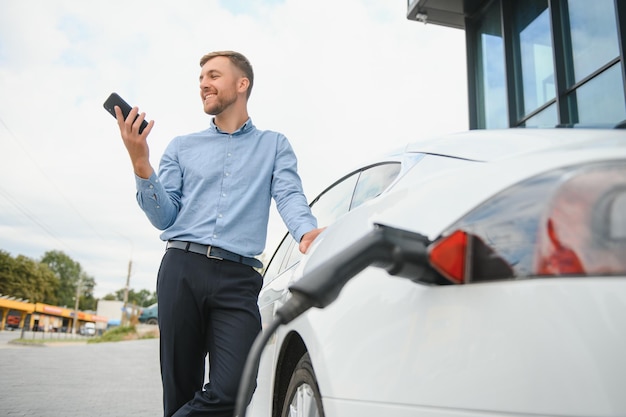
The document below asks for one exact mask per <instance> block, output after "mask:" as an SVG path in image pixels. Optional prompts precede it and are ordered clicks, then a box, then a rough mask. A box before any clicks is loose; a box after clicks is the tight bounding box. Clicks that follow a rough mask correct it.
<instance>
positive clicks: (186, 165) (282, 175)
mask: <svg viewBox="0 0 626 417" xmlns="http://www.w3.org/2000/svg"><path fill="white" fill-rule="evenodd" d="M135 179H136V183H137V202H138V203H139V206H140V207H141V208H142V210H143V211H144V212H145V213H146V215H147V216H148V219H149V220H150V222H151V223H152V224H153V225H154V226H155V227H156V228H157V229H159V230H163V233H161V239H162V240H183V241H189V242H195V243H200V244H204V245H212V246H218V247H220V248H223V249H226V250H229V251H231V252H235V253H237V254H239V255H243V256H256V255H259V254H260V253H261V252H263V249H264V247H265V241H266V238H267V224H268V219H269V208H270V202H271V198H274V201H275V202H276V207H277V209H278V212H279V213H280V215H281V217H282V219H283V221H284V222H285V225H286V226H287V229H288V230H289V232H290V233H291V235H292V236H293V237H294V239H296V240H297V241H300V239H301V238H302V235H304V234H305V233H306V232H309V231H311V230H313V229H315V228H316V227H317V220H316V219H315V217H314V216H313V215H312V214H311V210H310V208H309V206H308V204H307V201H306V197H305V196H304V192H303V190H302V182H301V180H300V177H299V175H298V172H297V160H296V156H295V154H294V152H293V149H292V148H291V145H290V144H289V141H288V140H287V138H286V137H285V136H284V135H282V134H280V133H277V132H272V131H269V130H265V131H262V130H258V129H257V128H256V127H255V126H254V125H253V124H252V121H251V120H250V119H248V121H247V122H246V123H245V124H244V125H243V126H242V127H241V128H240V129H239V130H237V131H236V132H234V133H232V134H229V133H225V132H222V131H220V130H219V128H218V127H217V126H216V125H215V123H214V122H213V120H212V121H211V127H210V128H209V129H207V130H204V131H202V132H198V133H192V134H189V135H185V136H178V137H176V138H174V139H173V140H172V141H171V142H170V143H169V145H168V146H167V148H166V150H165V152H164V153H163V156H162V158H161V162H160V164H159V173H158V176H157V175H156V174H152V176H151V177H150V178H148V179H143V178H140V177H137V176H136V177H135Z"/></svg>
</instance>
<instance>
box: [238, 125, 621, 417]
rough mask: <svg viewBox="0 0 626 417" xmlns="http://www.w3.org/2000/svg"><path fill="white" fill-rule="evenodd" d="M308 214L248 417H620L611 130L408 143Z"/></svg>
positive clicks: (266, 311)
mask: <svg viewBox="0 0 626 417" xmlns="http://www.w3.org/2000/svg"><path fill="white" fill-rule="evenodd" d="M312 209H313V212H314V214H316V216H318V220H319V224H320V226H328V228H327V229H326V230H325V231H324V232H323V233H322V234H321V235H320V236H319V237H318V239H317V240H316V241H315V242H314V244H313V245H312V246H311V248H310V249H309V252H308V253H307V254H306V255H305V256H302V255H300V254H299V252H298V249H297V245H296V244H295V243H294V242H293V239H291V237H288V236H286V237H285V239H284V240H283V241H282V243H281V244H280V246H279V248H278V249H277V251H276V252H275V254H274V256H273V258H272V260H271V261H270V263H269V265H268V267H267V270H266V273H265V276H264V284H263V289H262V291H261V294H260V297H259V306H260V310H261V315H262V320H263V327H264V329H266V334H267V332H268V331H269V330H270V329H271V331H272V332H273V330H274V329H276V332H275V333H273V335H272V336H271V338H269V341H268V342H267V343H266V344H265V343H264V345H265V346H264V350H263V353H262V355H261V360H260V363H259V368H258V378H257V387H256V390H255V391H254V395H253V396H252V401H251V403H250V405H249V407H248V408H247V409H246V413H247V415H249V416H253V417H279V416H280V417H286V416H290V417H295V416H319V417H322V416H326V417H381V416H382V417H417V416H424V417H435V416H436V417H452V416H454V417H460V416H463V417H476V416H517V417H521V416H525V417H527V416H596V417H599V416H625V415H626V130H620V129H578V128H575V129H546V130H540V129H506V130H475V131H470V132H465V133H460V134H455V135H450V136H447V137H443V138H440V139H436V140H433V141H424V142H419V143H414V144H411V145H408V146H407V147H406V149H405V150H404V151H403V152H400V153H398V154H396V155H393V156H390V157H386V158H382V159H380V160H379V161H377V162H375V163H373V164H370V165H368V166H365V167H364V168H363V169H361V170H357V171H355V172H353V173H351V174H349V175H347V176H346V177H344V178H342V179H341V180H339V181H337V182H336V183H334V184H333V185H332V186H331V187H329V188H328V189H327V190H326V191H325V192H324V193H322V194H321V195H320V196H319V197H318V198H317V199H315V201H314V202H313V203H312ZM344 284H345V285H344ZM309 307H313V308H309ZM285 309H287V310H288V311H290V312H291V313H284V311H285ZM294 309H295V310H294ZM294 311H295V312H294ZM292 313H293V314H292ZM285 315H286V316H288V317H287V318H286V319H285ZM277 320H278V321H280V322H281V323H282V324H283V325H281V326H278V327H276V326H277V325H276V322H277ZM272 323H274V324H272ZM250 395H252V394H250Z"/></svg>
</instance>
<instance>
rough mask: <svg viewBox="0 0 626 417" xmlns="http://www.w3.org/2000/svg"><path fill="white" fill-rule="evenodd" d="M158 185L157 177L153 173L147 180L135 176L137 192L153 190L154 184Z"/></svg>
mask: <svg viewBox="0 0 626 417" xmlns="http://www.w3.org/2000/svg"><path fill="white" fill-rule="evenodd" d="M158 183H159V177H157V175H156V173H155V172H153V173H152V175H150V178H148V179H145V178H141V177H140V176H138V175H137V174H135V185H136V186H137V191H139V192H141V191H150V190H154V188H155V186H156V184H158Z"/></svg>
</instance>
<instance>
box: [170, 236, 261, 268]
mask: <svg viewBox="0 0 626 417" xmlns="http://www.w3.org/2000/svg"><path fill="white" fill-rule="evenodd" d="M170 248H174V249H182V250H184V251H187V252H193V253H198V254H200V255H204V256H206V257H207V258H211V259H217V260H226V261H232V262H239V263H241V264H244V265H248V266H251V267H253V268H263V263H262V262H261V261H259V260H258V259H256V258H248V257H246V256H241V255H237V254H236V253H234V252H231V251H228V250H226V249H222V248H217V247H215V246H207V245H201V244H199V243H193V242H183V241H181V240H169V241H168V242H167V249H170Z"/></svg>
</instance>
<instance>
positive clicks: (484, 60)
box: [407, 0, 626, 129]
mask: <svg viewBox="0 0 626 417" xmlns="http://www.w3.org/2000/svg"><path fill="white" fill-rule="evenodd" d="M407 17H408V18H409V19H410V20H415V21H419V22H425V23H429V24H436V25H443V26H449V27H452V28H457V29H462V30H465V38H466V45H467V74H468V88H469V91H468V93H469V95H468V96H469V101H470V102H469V109H470V110H469V119H470V120H469V125H470V128H471V129H494V128H503V127H555V126H573V125H577V126H605V125H609V126H615V125H619V124H621V123H625V121H626V89H625V86H626V83H625V81H624V80H625V77H626V72H625V71H626V69H625V68H624V48H625V47H626V24H625V22H626V0H593V1H589V0H408V12H407Z"/></svg>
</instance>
